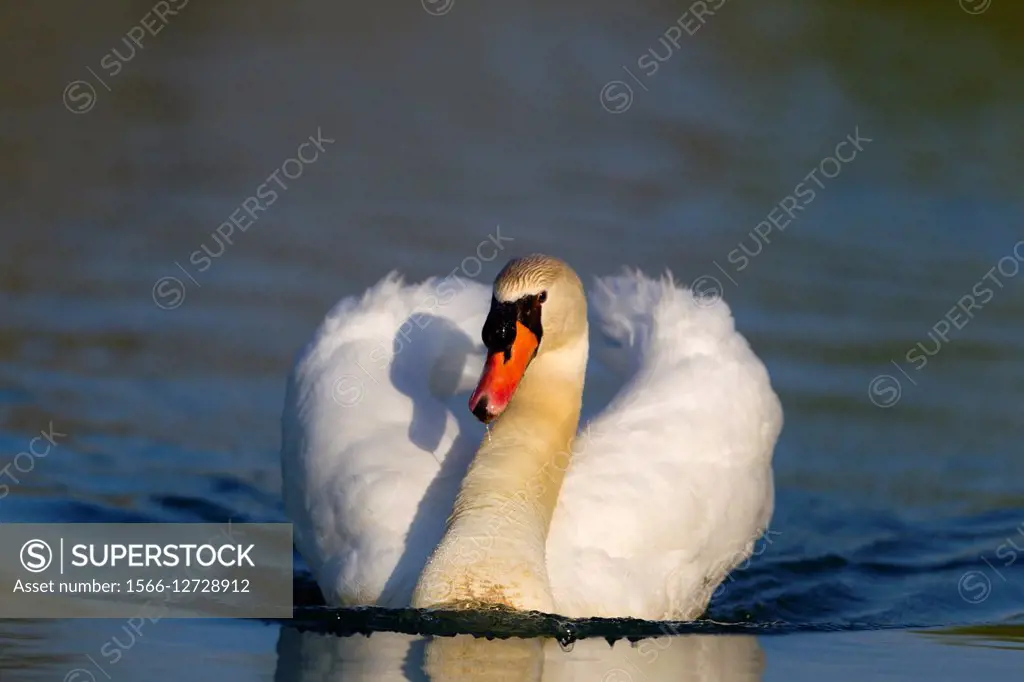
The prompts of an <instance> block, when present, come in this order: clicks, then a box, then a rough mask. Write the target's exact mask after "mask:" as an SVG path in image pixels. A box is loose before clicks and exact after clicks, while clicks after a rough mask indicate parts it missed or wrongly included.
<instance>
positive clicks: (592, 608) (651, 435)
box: [548, 272, 782, 619]
mask: <svg viewBox="0 0 1024 682" xmlns="http://www.w3.org/2000/svg"><path fill="white" fill-rule="evenodd" d="M589 305H590V309H591V313H592V317H593V319H594V321H593V323H592V329H593V330H594V332H595V333H594V334H592V337H593V338H594V339H595V341H594V345H593V354H594V355H596V356H598V357H602V358H603V359H604V361H605V363H606V364H608V365H609V366H611V367H613V368H615V369H617V370H619V371H620V372H621V373H622V374H623V375H624V376H625V377H626V380H625V383H624V385H623V387H622V388H621V390H620V391H619V392H618V393H617V394H616V396H615V397H614V398H613V399H612V401H611V403H610V404H609V405H608V406H607V408H605V409H604V410H603V411H602V412H600V413H599V414H598V415H597V416H596V417H594V418H593V419H592V420H590V421H589V422H588V423H586V424H584V425H583V426H582V428H581V430H580V432H579V434H578V436H577V439H576V442H575V444H574V446H573V455H572V458H571V460H570V464H569V466H568V471H567V473H566V476H565V480H564V483H563V487H562V490H561V493H560V496H559V501H558V505H557V507H556V510H555V514H554V517H553V519H552V526H551V532H550V534H549V539H548V569H549V575H550V578H551V582H552V589H553V591H554V596H555V603H556V605H557V607H558V610H559V612H560V613H564V614H566V615H570V616H577V615H578V616H584V615H586V616H590V615H610V616H611V615H613V616H623V615H632V616H634V617H640V618H649V619H670V618H693V617H696V616H698V615H700V613H702V612H703V610H704V609H705V608H706V606H707V603H708V601H709V599H710V597H711V594H712V592H713V591H714V590H715V588H716V587H717V586H718V585H719V583H720V582H721V581H722V580H723V579H724V578H725V576H726V575H727V574H728V572H729V571H730V570H732V569H733V568H734V567H735V566H737V565H738V564H740V563H741V562H742V561H744V560H745V559H746V558H747V557H749V555H750V553H751V551H752V549H753V545H754V543H755V541H756V540H757V539H758V537H759V536H760V535H761V533H762V532H763V531H764V530H765V528H766V527H767V524H768V520H769V519H770V517H771V513H772V508H773V504H774V488H773V482H772V471H771V458H772V451H773V449H774V446H775V441H776V439H777V438H778V435H779V432H780V430H781V427H782V409H781V406H780V404H779V400H778V397H777V396H776V395H775V392H774V391H773V390H772V388H771V384H770V381H769V377H768V373H767V371H766V369H765V367H764V365H763V364H762V363H761V361H760V360H759V359H758V358H757V356H756V355H755V354H754V353H753V351H752V350H751V348H750V346H749V345H748V344H747V342H746V340H745V339H744V338H743V337H742V336H741V335H740V334H739V333H738V332H737V331H736V329H735V327H734V324H733V319H732V315H731V313H730V311H729V308H728V306H727V305H726V304H725V302H724V301H722V300H710V299H706V298H699V297H696V296H695V295H694V294H692V293H691V292H690V291H689V290H688V289H686V288H683V287H680V286H677V285H676V284H675V283H674V282H673V281H672V278H671V276H666V277H665V278H662V279H660V280H652V279H649V278H647V277H645V276H643V275H642V274H641V273H638V272H637V273H627V274H624V275H621V276H615V277H606V278H601V279H598V280H597V282H596V287H595V288H594V289H593V290H592V292H591V294H590V298H589Z"/></svg>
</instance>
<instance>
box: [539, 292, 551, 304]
mask: <svg viewBox="0 0 1024 682" xmlns="http://www.w3.org/2000/svg"><path fill="white" fill-rule="evenodd" d="M546 300H548V292H546V291H542V292H540V296H538V297H537V301H538V302H539V303H543V302H544V301H546Z"/></svg>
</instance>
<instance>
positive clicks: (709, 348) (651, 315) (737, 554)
mask: <svg viewBox="0 0 1024 682" xmlns="http://www.w3.org/2000/svg"><path fill="white" fill-rule="evenodd" d="M490 300H491V290H490V288H488V287H484V286H482V285H480V284H477V283H474V282H471V281H466V280H462V279H457V278H450V279H446V280H436V279H435V280H429V281H427V282H425V283H423V284H418V285H412V286H407V285H404V284H403V283H402V281H401V279H400V278H398V277H397V276H395V275H389V276H388V277H386V278H385V279H383V280H382V281H381V282H379V283H378V284H377V285H375V286H374V287H372V288H371V289H370V290H369V291H367V292H366V293H365V294H364V295H363V296H361V297H349V298H345V299H343V300H342V301H341V302H340V303H338V304H337V305H336V306H335V307H334V309H333V310H332V311H331V312H330V313H328V315H327V317H326V319H325V320H324V322H323V323H322V324H321V326H320V328H319V329H318V330H317V332H316V334H315V336H314V338H313V339H312V341H311V342H310V343H309V344H308V346H307V347H306V348H305V349H304V351H303V352H302V353H301V354H300V355H299V357H298V359H297V361H296V363H295V366H294V368H293V370H292V373H291V376H290V377H289V380H288V389H287V396H286V399H285V407H284V414H283V417H282V449H281V459H282V471H283V479H284V500H285V507H286V510H287V513H288V515H289V517H290V518H291V519H292V521H293V522H294V531H295V542H296V546H297V547H298V549H299V551H300V552H301V554H302V555H303V556H304V557H305V559H306V561H307V563H308V564H309V566H310V568H311V570H312V571H313V574H314V575H315V577H316V579H317V582H318V583H319V585H320V587H321V589H322V591H323V592H324V595H325V597H326V599H327V600H328V602H329V603H331V604H334V605H342V606H345V605H371V604H372V605H380V606H387V607H406V606H409V604H410V600H411V597H412V593H413V589H414V588H415V586H416V583H417V579H418V578H419V576H420V573H421V572H422V570H423V567H424V565H425V564H426V562H427V559H428V557H429V556H430V553H431V551H432V550H433V549H434V547H435V546H436V545H437V544H438V542H439V540H440V539H441V537H442V535H443V533H444V529H445V521H446V519H447V516H448V515H449V514H450V512H451V510H452V504H453V501H454V499H455V496H456V494H457V493H458V490H459V485H460V483H461V480H462V477H463V475H464V474H465V471H466V467H467V465H468V464H469V462H470V460H471V459H472V457H473V454H474V452H475V450H476V448H477V446H478V445H479V443H480V441H481V439H482V438H485V437H486V436H485V432H484V428H483V426H482V425H481V424H480V423H479V422H477V421H476V419H475V418H474V417H473V415H472V414H471V413H470V412H469V410H468V409H467V407H466V399H467V396H468V393H469V391H470V390H471V389H472V387H473V383H474V382H475V380H476V379H477V377H478V376H479V374H480V369H481V367H482V364H483V359H484V348H483V345H482V343H481V342H480V329H481V327H482V325H483V323H484V319H485V316H486V315H487V311H488V305H489V304H490ZM588 304H589V312H590V318H591V344H592V347H591V350H592V356H593V355H596V356H598V357H599V358H600V359H601V360H602V361H603V362H605V364H607V365H608V366H609V367H611V368H613V369H614V370H616V371H617V372H618V373H620V375H621V376H622V378H623V380H624V385H623V387H622V389H621V390H620V391H619V392H618V394H617V395H616V397H615V398H614V399H613V400H612V402H611V403H610V404H609V405H608V407H607V408H605V409H604V410H603V411H602V412H601V413H600V414H598V415H597V416H596V417H595V418H594V419H593V420H592V421H590V422H589V423H588V424H585V425H581V429H580V435H579V437H578V439H577V442H576V444H575V445H574V447H573V456H572V459H571V464H570V465H569V469H568V472H567V473H566V476H565V480H564V483H563V485H562V488H561V491H560V494H559V496H558V501H557V506H556V508H555V511H554V515H553V518H552V522H551V528H550V531H549V534H548V539H547V569H548V578H549V580H550V586H551V592H552V594H553V597H554V603H555V610H556V611H557V612H558V613H560V614H562V615H567V616H574V617H583V616H632V617H637V618H646V619H679V618H685V619H688V618H694V617H696V616H698V615H700V613H701V612H702V611H703V610H704V608H705V607H706V606H707V603H708V600H709V599H710V595H711V594H712V592H713V591H714V589H715V587H716V586H717V585H718V584H719V583H720V582H721V581H722V580H723V579H724V578H725V576H726V575H727V574H728V572H729V570H731V569H732V568H733V567H734V566H736V565H737V564H739V563H741V562H742V561H744V560H745V559H746V558H747V557H749V556H750V553H751V551H752V548H753V544H754V542H755V541H756V540H757V538H758V537H759V536H760V534H761V533H762V532H763V531H764V529H765V528H766V526H767V524H768V521H769V519H770V517H771V513H772V507H773V482H772V471H771V458H772V451H773V449H774V446H775V441H776V439H777V437H778V434H779V431H780V429H781V426H782V410H781V407H780V405H779V401H778V398H777V397H776V395H775V393H774V392H773V391H772V388H771V385H770V382H769V378H768V374H767V372H766V370H765V368H764V366H763V364H762V363H761V362H760V360H759V359H758V358H757V357H756V356H755V355H754V353H753V352H752V351H751V349H750V347H749V346H748V344H747V342H746V341H745V339H744V338H743V337H742V336H741V335H740V334H739V333H738V332H737V331H736V330H735V328H734V325H733V319H732V316H731V314H730V311H729V308H728V306H727V305H726V304H725V303H724V302H723V301H716V302H709V301H706V300H704V299H698V298H695V297H694V296H693V295H691V293H690V292H689V291H688V290H687V289H685V288H682V287H679V286H677V285H676V284H674V282H673V281H672V280H671V278H669V277H666V278H664V279H661V280H652V279H649V278H646V277H645V276H643V275H642V274H640V273H626V274H623V275H620V276H612V277H606V278H601V279H598V280H597V281H596V282H595V285H594V287H593V288H592V290H591V291H590V294H589V298H588Z"/></svg>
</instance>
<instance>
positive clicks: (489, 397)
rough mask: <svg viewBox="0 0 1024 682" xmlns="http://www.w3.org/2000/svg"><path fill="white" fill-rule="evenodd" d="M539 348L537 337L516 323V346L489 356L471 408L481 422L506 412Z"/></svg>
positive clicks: (471, 397)
mask: <svg viewBox="0 0 1024 682" xmlns="http://www.w3.org/2000/svg"><path fill="white" fill-rule="evenodd" d="M539 345H540V342H539V341H538V340H537V337H536V335H534V333H533V332H532V331H530V330H529V329H527V328H526V327H525V326H524V325H523V323H521V322H516V336H515V340H514V341H513V342H512V346H511V347H510V348H508V349H507V350H499V351H493V352H491V353H488V354H487V361H486V362H485V363H484V372H483V374H482V375H481V376H480V383H479V384H477V387H476V390H475V391H473V395H472V396H470V398H469V409H470V411H472V412H473V414H475V415H476V418H477V419H479V420H480V421H482V422H483V423H485V424H486V423H488V422H490V421H492V420H493V419H496V418H497V417H498V415H500V414H501V413H502V412H504V411H505V408H506V407H508V404H509V401H511V400H512V395H513V394H514V393H515V392H516V387H517V386H519V382H520V381H521V380H522V378H523V374H525V373H526V367H527V365H529V364H530V361H531V360H533V356H534V355H535V354H536V353H537V346H539Z"/></svg>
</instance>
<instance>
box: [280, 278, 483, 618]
mask: <svg viewBox="0 0 1024 682" xmlns="http://www.w3.org/2000/svg"><path fill="white" fill-rule="evenodd" d="M489 300H490V290H489V288H487V287H485V286H483V285H481V284H478V283H476V282H472V281H470V280H465V279H461V278H457V277H449V278H445V279H433V280H429V281H427V282H425V283H423V284H418V285H405V284H404V283H403V282H402V280H401V278H400V277H398V276H396V275H394V274H392V275H389V276H388V277H386V278H384V279H383V280H382V281H381V282H379V283H378V284H377V285H375V286H374V287H372V288H371V289H369V290H368V291H367V292H366V293H365V294H364V295H363V296H360V297H356V296H353V297H349V298H345V299H343V300H342V301H340V302H339V303H338V304H337V305H336V306H335V307H334V308H333V309H332V310H331V311H330V312H329V313H328V314H327V316H326V318H325V319H324V321H323V323H322V324H321V325H320V327H319V329H318V330H317V331H316V333H315V335H314V337H313V339H312V340H311V341H310V342H309V344H308V345H307V346H306V347H305V349H303V350H302V351H301V352H300V353H299V355H298V357H297V358H296V361H295V364H294V367H293V369H292V371H291V374H290V376H289V379H288V386H287V390H286V397H285V406H284V412H283V415H282V420H281V424H282V427H281V428H282V435H281V467H282V479H283V480H282V486H283V497H284V503H285V511H286V513H287V514H288V516H289V518H291V520H292V522H293V528H294V540H295V545H296V547H297V548H298V550H299V552H300V553H301V554H302V556H303V557H304V559H305V560H306V562H307V564H308V565H309V568H310V569H311V570H312V572H313V574H314V576H315V577H316V579H317V582H318V584H319V585H320V588H321V590H322V591H323V593H324V596H325V598H326V599H327V601H328V602H329V603H331V604H333V605H370V604H374V605H380V606H392V607H404V606H408V605H409V601H410V599H411V594H412V591H413V589H414V587H415V584H416V580H417V579H418V577H419V574H420V571H421V570H422V568H423V565H424V563H425V562H426V559H427V557H428V555H429V553H430V551H431V550H432V549H433V548H434V546H435V545H436V544H437V542H438V541H439V540H440V538H441V534H442V532H443V527H444V522H445V519H446V518H447V516H448V514H449V513H450V512H451V508H452V503H453V500H454V498H455V495H456V493H457V491H458V485H459V482H460V481H461V479H462V476H463V474H464V473H465V469H466V466H467V464H468V462H469V460H470V458H471V457H472V455H473V452H474V451H475V448H476V446H477V445H478V444H479V441H480V438H481V437H482V435H483V428H482V425H480V424H478V423H477V422H476V420H475V419H473V417H472V415H471V414H470V413H469V410H468V409H466V407H465V403H464V400H465V397H462V398H461V399H460V398H459V397H458V396H459V394H462V393H465V392H468V391H469V390H471V389H472V386H473V382H474V381H475V380H476V379H477V377H476V376H475V375H474V374H473V372H474V371H478V370H479V368H480V367H481V365H482V355H483V346H482V343H480V342H479V340H477V339H478V338H479V333H480V328H481V327H482V325H483V321H484V318H485V316H486V314H487V305H488V302H489Z"/></svg>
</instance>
